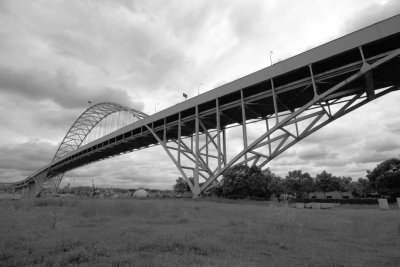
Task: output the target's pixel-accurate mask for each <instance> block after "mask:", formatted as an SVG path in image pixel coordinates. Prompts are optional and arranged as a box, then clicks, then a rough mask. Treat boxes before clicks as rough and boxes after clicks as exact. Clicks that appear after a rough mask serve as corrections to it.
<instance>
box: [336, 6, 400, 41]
mask: <svg viewBox="0 0 400 267" xmlns="http://www.w3.org/2000/svg"><path fill="white" fill-rule="evenodd" d="M399 11H400V2H399V1H397V0H388V1H381V2H380V3H373V4H370V5H368V6H366V7H363V8H361V10H359V12H358V16H356V17H352V18H351V19H348V20H347V21H346V23H344V24H343V27H342V31H343V32H345V33H350V32H353V31H356V30H359V29H361V28H364V27H366V26H368V25H371V24H374V23H377V22H379V21H381V20H383V19H387V18H390V17H392V16H395V15H398V14H399Z"/></svg>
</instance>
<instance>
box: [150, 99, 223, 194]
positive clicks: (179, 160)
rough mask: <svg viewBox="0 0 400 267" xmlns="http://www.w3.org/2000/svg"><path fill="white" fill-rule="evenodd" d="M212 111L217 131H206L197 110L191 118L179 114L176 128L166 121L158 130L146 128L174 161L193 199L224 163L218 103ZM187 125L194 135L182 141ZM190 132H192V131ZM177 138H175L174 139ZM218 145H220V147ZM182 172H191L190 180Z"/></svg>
mask: <svg viewBox="0 0 400 267" xmlns="http://www.w3.org/2000/svg"><path fill="white" fill-rule="evenodd" d="M215 112H216V116H217V120H218V121H219V122H218V123H217V124H218V125H217V127H216V128H217V129H215V130H212V131H210V130H207V127H206V125H205V123H206V122H205V121H204V122H203V121H202V118H201V117H200V116H199V110H198V107H197V108H196V111H195V114H194V115H195V116H194V118H193V117H187V118H182V117H181V114H180V113H179V114H178V115H179V117H178V123H176V124H175V125H172V126H169V125H167V123H166V121H164V125H163V126H162V127H159V128H154V127H153V125H151V126H150V125H145V127H146V128H147V129H148V130H149V131H150V132H151V133H152V135H153V136H154V138H155V139H156V140H157V142H159V143H160V145H161V146H162V147H163V148H164V150H165V151H166V152H167V154H168V156H169V157H170V158H171V160H172V161H173V162H174V164H175V166H176V167H177V168H178V170H179V172H180V173H181V175H182V177H183V178H184V179H185V181H186V183H187V184H188V185H189V187H190V190H191V192H192V194H193V197H194V198H196V197H198V196H199V195H200V194H201V193H202V192H203V190H201V185H202V184H203V183H204V182H205V181H207V179H209V178H210V177H211V176H212V175H213V174H214V173H216V172H217V171H218V169H221V168H222V166H224V165H225V162H226V157H225V155H226V142H225V131H224V130H222V129H221V125H220V112H219V105H218V100H217V101H216V106H215ZM190 123H191V125H192V127H193V126H194V128H195V133H194V135H193V136H192V137H191V138H190V139H188V138H184V137H183V136H184V134H182V132H183V133H184V132H185V131H188V130H189V128H188V126H187V125H188V124H190ZM190 131H191V132H193V130H192V129H190ZM169 135H172V136H173V137H174V138H171V140H170V142H169V141H168V136H169ZM176 137H178V138H177V139H175V138H176ZM221 139H222V140H221ZM187 140H188V141H187ZM221 143H223V146H222V147H221ZM185 170H186V171H191V173H190V174H189V175H193V178H190V176H189V175H188V174H187V173H186V172H185ZM200 179H203V180H204V182H203V183H201V182H200Z"/></svg>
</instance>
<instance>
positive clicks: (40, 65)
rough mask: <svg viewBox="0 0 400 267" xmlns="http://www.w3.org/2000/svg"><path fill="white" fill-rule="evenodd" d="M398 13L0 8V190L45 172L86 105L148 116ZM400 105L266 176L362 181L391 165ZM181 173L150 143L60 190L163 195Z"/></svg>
mask: <svg viewBox="0 0 400 267" xmlns="http://www.w3.org/2000/svg"><path fill="white" fill-rule="evenodd" d="M399 13H400V1H398V0H352V1H349V0H324V1H321V0H303V1H296V0H279V1H278V0H266V1H255V0H246V1H244V0H242V1H239V0H229V1H224V0H222V1H213V0H197V1H194V0H190V1H181V0H177V1H170V0H168V1H166V0H158V1H153V0H146V1H145V0H143V1H125V0H121V1H117V0H109V1H107V0H104V1H84V0H82V1H59V0H55V1H54V0H52V1H42V0H37V1H23V0H12V1H11V0H10V1H7V0H0V181H4V182H12V181H18V180H21V179H24V178H26V177H27V176H28V175H30V174H31V173H33V172H34V171H36V170H37V169H39V168H40V167H42V166H44V165H46V164H48V163H49V162H50V161H51V160H52V158H53V156H54V154H55V152H56V150H57V148H58V145H59V144H60V142H61V140H62V138H63V137H64V135H65V134H66V133H67V131H68V129H69V128H70V127H71V125H72V124H73V122H74V121H75V119H76V118H77V117H78V116H79V115H80V114H81V113H82V112H83V111H84V110H85V109H86V108H88V107H89V105H90V104H88V101H89V100H90V101H92V102H93V103H100V102H104V101H109V102H115V103H119V104H122V105H126V106H129V107H132V108H134V109H137V110H140V111H143V112H145V113H147V114H150V115H151V114H153V113H154V112H155V111H160V110H162V109H165V108H167V107H169V106H172V105H175V104H177V103H178V102H181V101H183V97H182V93H186V94H187V95H188V96H189V98H191V97H194V96H196V95H197V93H198V91H200V93H204V92H206V91H209V90H212V89H213V88H216V87H218V86H220V85H222V84H225V83H227V82H230V81H232V80H235V79H238V78H240V77H242V76H245V75H247V74H250V73H252V72H255V71H257V70H259V69H261V68H264V67H266V66H268V65H269V64H270V58H269V51H273V53H272V61H273V62H277V61H280V60H284V59H286V58H289V57H291V56H294V55H296V54H298V53H300V52H303V51H306V50H308V49H311V48H313V47H315V46H318V45H321V44H323V43H325V42H327V41H330V40H333V39H336V38H338V37H341V36H343V35H345V34H348V33H351V32H353V31H355V30H357V29H360V28H363V27H365V26H368V25H370V24H372V23H375V22H378V21H380V20H383V19H386V18H389V17H391V16H394V15H396V14H399ZM398 103H400V93H399V92H396V93H391V94H389V95H388V96H385V97H383V98H381V99H378V100H376V101H374V102H371V103H369V104H367V105H365V106H364V107H362V108H360V109H358V110H356V111H354V112H352V113H350V114H348V115H346V116H345V117H343V118H340V119H338V120H337V121H335V122H333V123H331V124H330V125H328V126H326V127H324V128H323V129H322V130H320V131H318V132H317V133H315V134H313V135H311V136H309V137H307V138H306V139H305V140H303V141H301V142H300V143H298V144H297V145H295V146H294V147H292V148H290V149H289V150H287V151H286V152H285V153H283V154H282V155H280V156H279V157H278V158H276V159H275V160H274V161H272V162H271V163H270V164H269V165H268V167H270V168H271V170H272V171H273V172H275V173H277V174H279V175H281V176H283V177H284V176H285V175H286V174H287V172H288V171H290V170H295V169H302V170H303V171H308V172H310V173H311V174H312V175H315V174H317V173H320V172H321V171H322V170H326V171H328V172H331V173H333V174H334V175H340V176H351V177H353V178H354V179H357V178H359V177H365V174H366V170H367V169H373V168H374V167H375V166H376V165H377V164H378V163H379V162H381V161H383V160H386V159H388V158H392V157H399V154H400V138H399V134H400V108H399V104H398ZM250 134H251V133H250ZM236 138H237V140H235V139H234V138H233V139H232V140H230V141H231V142H232V144H235V142H238V140H239V139H240V138H241V137H236ZM231 156H232V155H231ZM155 162H157V163H156V164H155ZM178 176H180V174H179V172H178V171H177V169H176V168H175V166H174V165H173V163H172V161H171V160H170V159H169V158H168V156H167V154H166V153H165V152H164V151H163V150H162V148H161V147H160V146H157V147H153V148H150V149H146V150H142V151H138V152H134V153H129V154H126V155H123V156H119V157H115V158H112V159H108V160H105V161H101V162H98V163H95V164H91V165H88V166H85V167H82V168H79V169H75V170H73V171H70V172H68V173H66V175H65V178H64V180H63V182H62V186H63V185H65V184H67V183H70V185H71V186H75V185H91V183H92V180H93V182H94V184H95V185H96V186H112V187H121V188H132V187H133V188H137V187H147V188H149V187H150V188H159V189H171V188H172V186H173V184H174V183H175V179H177V178H178Z"/></svg>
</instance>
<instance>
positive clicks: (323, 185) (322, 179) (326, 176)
mask: <svg viewBox="0 0 400 267" xmlns="http://www.w3.org/2000/svg"><path fill="white" fill-rule="evenodd" d="M316 186H317V189H319V190H321V191H322V192H324V193H326V192H329V191H342V187H341V186H340V179H339V178H337V177H335V176H333V175H332V174H331V173H327V172H326V171H325V170H324V171H322V172H321V173H320V174H317V177H316Z"/></svg>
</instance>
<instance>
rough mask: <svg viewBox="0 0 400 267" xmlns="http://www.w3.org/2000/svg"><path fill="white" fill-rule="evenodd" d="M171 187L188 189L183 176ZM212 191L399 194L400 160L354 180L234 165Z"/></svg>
mask: <svg viewBox="0 0 400 267" xmlns="http://www.w3.org/2000/svg"><path fill="white" fill-rule="evenodd" d="M190 179H193V178H190ZM174 190H175V191H176V192H178V193H179V192H185V191H190V188H189V186H188V185H187V184H186V182H185V180H184V179H183V178H178V179H177V180H176V184H175V185H174ZM212 191H213V192H214V193H215V194H216V195H218V196H222V197H226V198H271V197H272V196H277V197H278V196H280V195H281V194H292V195H294V196H295V197H296V198H307V197H308V194H309V193H311V192H324V193H326V192H330V191H339V192H351V193H352V194H353V195H354V196H355V197H367V196H369V195H371V194H374V193H377V194H380V195H386V196H388V197H391V198H394V197H400V159H397V158H392V159H389V160H385V161H383V162H381V163H379V164H378V165H377V166H376V167H375V168H374V169H373V170H372V171H369V170H367V174H366V178H359V179H358V180H356V181H353V179H352V178H351V177H341V176H334V175H333V174H331V173H328V172H326V171H322V172H321V173H319V174H317V175H316V176H315V177H312V176H311V175H310V174H309V173H308V172H303V171H302V170H293V171H289V172H288V174H287V175H286V176H285V177H284V178H283V177H280V176H278V175H276V174H275V173H273V172H272V171H271V170H270V169H269V168H267V169H265V170H261V169H259V168H258V167H256V166H253V167H249V166H247V165H236V166H233V167H231V168H229V169H228V170H227V171H226V172H225V173H224V174H223V177H222V180H221V182H220V183H219V185H217V186H215V187H214V188H213V189H212Z"/></svg>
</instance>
